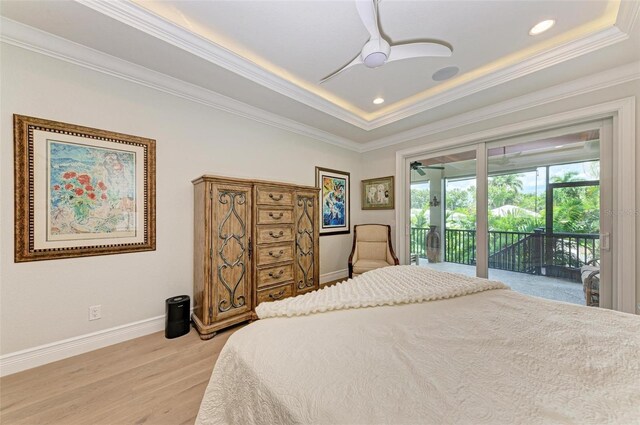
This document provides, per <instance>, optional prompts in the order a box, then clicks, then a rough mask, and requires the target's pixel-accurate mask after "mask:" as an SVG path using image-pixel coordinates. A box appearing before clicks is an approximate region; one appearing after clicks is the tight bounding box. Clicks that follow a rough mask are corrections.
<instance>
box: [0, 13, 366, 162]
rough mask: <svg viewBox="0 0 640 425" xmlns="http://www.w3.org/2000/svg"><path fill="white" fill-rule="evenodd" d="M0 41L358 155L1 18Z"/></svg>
mask: <svg viewBox="0 0 640 425" xmlns="http://www.w3.org/2000/svg"><path fill="white" fill-rule="evenodd" d="M0 26H1V28H2V32H1V33H0V41H1V42H3V43H6V44H10V45H13V46H17V47H20V48H23V49H27V50H30V51H33V52H36V53H40V54H43V55H46V56H49V57H52V58H55V59H60V60H63V61H65V62H69V63H73V64H75V65H79V66H82V67H84V68H88V69H91V70H94V71H98V72H101V73H104V74H107V75H111V76H113V77H117V78H120V79H123V80H126V81H130V82H133V83H136V84H140V85H143V86H145V87H149V88H152V89H155V90H159V91H162V92H164V93H168V94H171V95H174V96H178V97H181V98H183V99H187V100H190V101H193V102H197V103H200V104H202V105H206V106H209V107H211V108H215V109H218V110H221V111H224V112H228V113H231V114H234V115H238V116H241V117H244V118H247V119H250V120H253V121H257V122H260V123H263V124H266V125H269V126H272V127H276V128H279V129H282V130H287V131H290V132H292V133H296V134H299V135H302V136H306V137H310V138H312V139H315V140H319V141H321V142H324V143H329V144H331V145H334V146H338V147H341V148H344V149H348V150H351V151H356V152H358V151H359V150H360V148H361V145H360V144H358V143H355V142H353V141H351V140H349V139H346V138H344V137H339V136H336V135H334V134H331V133H329V132H326V131H323V130H320V129H317V128H314V127H311V126H308V125H305V124H301V123H299V122H297V121H294V120H291V119H288V118H284V117H282V116H280V115H277V114H274V113H271V112H267V111H265V110H263V109H260V108H256V107H255V106H251V105H248V104H246V103H243V102H240V101H238V100H235V99H232V98H230V97H227V96H224V95H221V94H219V93H216V92H214V91H211V90H207V89H204V88H202V87H199V86H196V85H194V84H190V83H187V82H184V81H182V80H179V79H177V78H173V77H170V76H168V75H165V74H162V73H159V72H156V71H153V70H151V69H148V68H145V67H143V66H140V65H136V64H133V63H131V62H127V61H125V60H122V59H119V58H116V57H114V56H111V55H108V54H106V53H103V52H100V51H98V50H95V49H91V48H89V47H86V46H83V45H81V44H78V43H74V42H72V41H69V40H66V39H64V38H61V37H58V36H55V35H53V34H50V33H47V32H44V31H41V30H39V29H36V28H33V27H30V26H27V25H24V24H21V23H18V22H15V21H13V20H10V19H7V18H4V17H1V18H0Z"/></svg>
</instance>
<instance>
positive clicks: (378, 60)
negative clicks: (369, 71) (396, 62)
mask: <svg viewBox="0 0 640 425" xmlns="http://www.w3.org/2000/svg"><path fill="white" fill-rule="evenodd" d="M386 61H387V55H385V54H384V53H382V52H373V53H371V54H370V55H368V56H367V57H366V58H364V60H363V62H364V64H365V65H366V66H367V68H377V67H379V66H382V65H384V63H385V62H386Z"/></svg>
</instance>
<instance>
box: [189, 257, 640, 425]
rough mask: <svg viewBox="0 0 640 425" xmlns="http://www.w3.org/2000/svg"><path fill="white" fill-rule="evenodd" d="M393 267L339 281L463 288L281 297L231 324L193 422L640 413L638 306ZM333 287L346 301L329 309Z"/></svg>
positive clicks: (529, 420)
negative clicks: (241, 323) (621, 309)
mask: <svg viewBox="0 0 640 425" xmlns="http://www.w3.org/2000/svg"><path fill="white" fill-rule="evenodd" d="M390 269H395V271H388V270H387V271H385V272H379V273H382V274H383V275H384V276H383V278H382V279H380V278H379V276H378V275H376V274H375V273H376V271H374V272H369V273H367V274H364V275H362V276H360V277H358V278H356V279H353V281H348V282H345V283H343V284H342V285H351V287H348V286H346V288H348V290H347V291H346V292H349V293H351V294H352V295H351V297H352V298H354V297H355V298H357V297H362V295H361V294H360V295H358V294H357V292H358V291H353V288H352V287H353V286H354V285H358V284H359V285H361V286H362V288H367V279H366V276H367V275H368V274H370V273H371V274H372V276H376V277H377V278H378V279H379V280H382V281H386V282H387V284H388V285H397V286H400V287H401V286H402V282H401V281H402V280H406V275H407V273H409V274H414V272H415V273H417V276H418V277H417V279H419V280H421V281H423V285H424V286H425V288H431V287H432V286H433V282H440V283H438V285H440V286H442V285H443V284H442V283H441V282H443V281H444V282H445V284H444V286H445V287H446V286H447V285H446V282H450V284H451V287H452V288H453V287H455V288H456V290H455V291H453V292H455V293H454V294H453V295H451V294H449V295H451V296H436V297H426V299H422V300H420V297H415V296H412V297H409V298H412V299H413V301H406V298H407V297H406V296H405V297H404V298H402V292H403V291H399V295H397V296H398V297H399V299H400V300H401V301H400V302H397V303H394V302H390V303H389V302H387V303H378V304H376V303H375V302H371V303H369V305H368V306H365V305H357V306H351V307H344V308H340V306H343V305H347V304H349V302H350V300H349V299H348V298H349V297H348V296H346V295H340V296H337V297H331V296H329V297H328V296H327V295H326V294H325V295H324V298H323V295H322V294H321V292H322V291H318V292H316V295H314V297H315V298H314V299H311V300H306V301H305V302H304V303H303V304H306V305H308V306H309V308H308V309H307V310H304V309H303V310H300V309H298V310H295V309H293V310H295V311H296V313H295V314H291V311H292V307H291V305H294V304H295V303H296V301H289V300H283V301H282V302H284V301H288V302H289V304H290V305H287V306H284V305H282V304H277V303H272V306H273V308H271V307H272V306H270V307H269V309H265V310H268V312H267V313H268V314H269V312H271V314H272V315H273V311H279V312H280V313H281V314H279V315H278V314H275V315H273V316H275V317H270V318H266V319H261V320H259V321H257V322H254V323H253V324H251V325H249V326H246V327H245V328H243V329H241V330H239V331H237V332H236V333H235V334H234V335H232V336H231V337H230V338H229V340H228V342H227V344H226V345H225V347H224V348H223V350H222V352H221V354H220V356H219V358H218V361H217V363H216V365H215V368H214V371H213V375H212V377H211V381H210V383H209V385H208V388H207V390H206V393H205V397H204V399H203V401H202V405H201V408H200V412H199V414H198V418H197V423H199V424H278V423H282V424H285V423H287V424H288V423H304V424H382V423H394V424H410V423H433V424H436V423H437V424H447V423H457V424H506V423H509V424H514V423H526V424H548V423H562V424H567V423H575V424H596V423H597V424H601V423H617V424H632V423H640V317H638V316H634V315H629V314H624V313H618V312H613V311H608V310H603V309H597V308H589V307H582V306H577V305H572V304H565V303H559V302H554V301H548V300H543V299H539V298H534V297H529V296H525V295H521V294H518V293H515V292H513V291H511V290H509V289H504V288H505V287H504V286H502V285H487V283H486V282H487V281H486V280H482V279H475V281H476V283H477V284H478V285H482V284H484V285H485V286H488V288H487V289H485V290H482V291H479V292H467V291H460V290H459V287H460V285H459V284H460V281H465V282H468V279H474V278H466V277H463V276H461V275H455V274H450V273H443V272H435V271H427V272H425V271H424V270H425V269H422V268H421V270H416V269H418V268H417V267H411V268H410V266H401V267H393V268H390ZM359 279H364V280H362V281H358V280H359ZM370 279H371V278H369V280H370ZM356 281H358V282H360V283H358V282H356ZM354 282H356V283H354ZM438 285H436V286H438ZM374 286H375V285H374ZM499 288H502V289H499ZM326 289H330V288H326ZM326 289H325V290H326ZM429 290H430V291H431V292H433V290H432V289H429ZM425 291H427V290H426V289H425ZM334 292H336V293H337V292H339V290H334ZM344 292H345V291H344V290H343V293H344ZM427 292H428V291H427ZM436 292H437V291H436ZM440 292H443V291H440ZM443 293H445V294H446V291H444V292H443ZM414 295H415V294H414ZM441 295H442V294H441ZM423 298H425V297H423ZM327 299H342V301H341V302H340V303H338V304H335V303H334V308H332V309H330V310H327V309H325V310H324V311H322V312H320V311H319V310H318V305H321V304H323V303H324V304H325V305H326V304H327V302H328V301H327ZM292 300H293V299H292ZM316 301H317V302H316ZM297 303H298V304H300V301H299V300H298V301H297ZM351 304H362V303H358V302H353V299H351ZM287 313H289V314H287ZM268 314H267V315H268ZM289 316H291V317H289Z"/></svg>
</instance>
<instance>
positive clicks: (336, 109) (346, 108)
mask: <svg viewBox="0 0 640 425" xmlns="http://www.w3.org/2000/svg"><path fill="white" fill-rule="evenodd" d="M1 6H2V9H1V14H2V15H3V16H4V17H6V18H9V19H11V20H14V21H18V22H22V23H24V24H26V25H29V26H32V27H35V28H39V29H41V30H43V31H46V32H49V33H52V34H54V35H56V36H59V37H62V38H64V39H67V40H71V41H73V42H76V43H79V44H81V45H84V46H88V47H90V48H92V49H96V50H98V51H100V52H105V53H107V54H109V55H112V56H115V57H117V58H121V59H124V60H126V61H129V62H132V63H134V64H138V65H141V66H143V67H145V68H148V69H151V70H154V71H157V72H160V73H162V74H165V75H169V76H171V77H174V78H177V79H180V80H182V81H186V82H188V83H191V84H194V85H196V86H199V87H203V88H205V89H207V90H212V91H214V92H217V93H221V94H223V95H225V96H228V97H230V98H233V99H237V100H239V101H241V102H244V103H247V104H250V105H253V106H255V107H257V108H260V109H263V110H266V111H271V112H273V113H276V114H278V115H280V116H282V117H286V118H288V119H291V120H294V121H296V122H299V123H301V124H304V125H309V126H311V127H313V128H316V129H319V130H320V131H325V132H328V133H331V134H334V135H336V136H337V137H344V138H346V139H349V140H350V141H352V142H354V143H367V142H370V141H372V140H377V139H379V138H381V137H383V138H384V137H388V136H389V135H391V134H396V133H398V132H402V131H407V130H411V129H412V128H415V127H418V126H420V125H424V124H425V123H428V122H430V121H432V120H433V119H435V118H438V119H442V118H444V117H446V116H451V115H454V114H456V113H462V112H465V111H466V110H468V106H469V105H472V106H475V105H477V106H482V104H483V100H482V99H487V100H488V101H493V102H495V101H499V100H500V99H509V98H511V97H514V96H517V95H520V94H521V93H520V92H519V90H518V82H519V81H522V82H523V83H525V84H527V85H528V86H531V87H540V88H542V87H547V86H549V85H551V84H552V83H553V82H554V81H557V82H559V83H561V82H562V80H563V78H562V77H564V79H565V80H570V79H573V78H577V77H580V76H584V75H588V74H589V73H595V72H600V71H603V70H605V69H608V68H610V67H613V66H620V65H624V64H628V63H630V62H632V61H635V60H638V59H640V53H639V52H638V50H640V49H638V46H639V45H640V40H639V37H638V31H637V29H636V31H635V32H632V27H633V23H634V20H636V17H637V14H638V2H636V1H633V2H620V1H619V0H610V1H593V0H585V1H583V0H573V1H527V0H511V1H483V0H475V1H401V0H382V1H380V2H379V5H378V12H379V23H380V29H381V31H382V33H383V36H384V37H386V39H387V40H388V41H389V42H391V43H392V44H397V43H406V42H415V41H438V42H444V43H446V44H448V45H449V46H451V48H452V50H453V55H452V56H451V57H448V58H419V59H408V60H403V61H398V62H392V63H387V64H385V65H384V66H382V67H380V68H376V69H369V68H366V67H364V66H356V67H353V68H350V69H348V70H346V71H345V72H343V73H342V74H340V75H339V76H337V77H335V78H333V79H332V80H330V81H328V82H326V83H324V84H319V81H320V79H322V78H323V77H325V76H326V75H328V74H330V73H332V72H333V71H335V70H337V69H338V68H340V67H342V66H343V65H345V64H346V63H348V62H350V61H351V60H352V59H353V58H354V57H355V56H356V55H357V54H358V53H359V52H360V50H361V48H362V46H363V45H364V44H365V43H366V41H367V40H368V38H369V34H368V33H367V31H366V29H365V28H364V26H363V24H362V22H361V20H360V17H359V15H358V13H357V10H356V7H355V2H354V1H352V0H339V1H319V0H317V1H315V0H308V1H289V0H278V1H275V0H274V1H270V0H266V1H265V0H262V1H164V0H163V1H158V0H134V1H129V0H125V1H96V0H78V1H63V2H47V1H29V2H20V1H11V0H9V1H3V2H2V5H1ZM544 19H555V20H556V25H555V26H554V27H553V28H552V29H551V30H549V31H547V32H545V33H543V34H541V35H539V36H535V37H534V36H530V35H529V34H528V31H529V29H530V28H531V27H532V26H533V25H534V24H536V23H537V22H539V21H541V20H544ZM619 43H620V44H621V46H623V47H617V46H616V47H613V45H615V44H619ZM604 47H608V48H609V49H611V50H610V52H611V53H610V54H608V55H607V54H605V53H603V52H598V50H601V49H602V48H604ZM590 54H591V55H593V56H594V58H598V57H599V58H605V59H607V61H608V63H602V62H601V61H598V60H592V61H590V62H589V61H584V60H583V61H581V62H580V61H576V63H580V67H579V68H575V69H572V68H571V67H570V66H568V64H569V63H570V62H567V61H572V60H576V58H578V59H579V56H582V55H590ZM611 56H613V57H611ZM564 62H567V65H565V64H564ZM451 66H455V67H458V68H459V70H460V71H459V73H458V74H457V75H455V76H454V77H452V78H450V79H448V80H445V81H434V79H433V78H432V76H433V74H434V73H435V72H437V71H438V70H440V69H442V68H446V67H451ZM559 70H562V72H558V71H559ZM559 74H561V75H559ZM491 87H494V89H493V90H492V91H491V93H490V94H489V95H486V93H488V92H487V90H486V89H488V88H491ZM527 88H529V87H527ZM479 95H484V96H479ZM376 97H382V98H384V99H385V102H384V103H383V104H381V105H374V104H373V102H372V101H373V99H374V98H376Z"/></svg>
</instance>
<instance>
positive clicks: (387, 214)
mask: <svg viewBox="0 0 640 425" xmlns="http://www.w3.org/2000/svg"><path fill="white" fill-rule="evenodd" d="M629 96H635V97H636V144H637V145H638V144H640V132H639V130H638V129H639V127H640V107H638V105H637V102H638V99H640V80H635V81H632V82H629V83H625V84H619V85H616V86H613V87H609V88H607V89H605V90H599V91H594V92H591V93H588V94H584V95H580V96H574V97H571V98H567V99H563V100H561V101H557V102H553V103H549V104H546V105H544V106H539V107H535V108H530V109H526V110H523V111H519V112H516V113H513V114H508V115H504V116H501V117H499V118H495V119H490V120H485V121H483V122H481V123H477V124H473V125H467V126H464V127H459V128H456V129H453V130H450V131H446V132H442V133H438V134H433V135H430V136H427V137H423V138H419V139H416V140H412V141H409V142H405V143H401V144H398V145H394V146H390V147H387V148H382V149H378V150H375V151H371V152H367V153H364V154H363V156H362V164H363V166H362V178H363V179H368V178H373V177H377V176H385V175H390V174H395V171H396V169H395V166H396V163H395V155H396V151H399V150H402V149H406V148H410V147H415V146H425V145H428V144H429V143H434V142H436V141H439V140H446V139H451V138H455V137H462V136H464V135H468V134H473V133H477V132H480V131H483V130H488V129H492V128H497V127H501V126H505V125H508V124H514V123H518V122H522V121H526V120H531V119H535V118H540V117H545V116H549V115H553V114H557V113H561V112H567V111H573V110H576V109H579V108H584V107H587V106H592V105H597V104H599V103H604V102H608V101H613V100H618V99H622V98H626V97H629ZM636 156H637V158H636V163H638V164H640V149H638V148H636ZM636 180H637V181H636V188H637V190H638V193H637V194H636V197H637V199H640V172H636ZM638 211H639V210H638V209H637V208H636V228H637V229H638V235H637V237H636V241H637V242H636V243H637V246H636V252H637V253H640V226H639V225H638V224H639V223H640V213H639V212H638ZM376 213H377V214H376V215H375V217H373V214H371V212H370V211H363V212H362V213H361V220H362V221H363V222H368V221H372V220H373V221H375V222H378V223H385V224H391V226H392V229H393V237H394V240H395V224H396V223H395V211H384V212H376ZM636 276H638V279H639V280H637V281H636V297H637V300H636V304H639V303H640V260H638V261H636Z"/></svg>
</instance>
